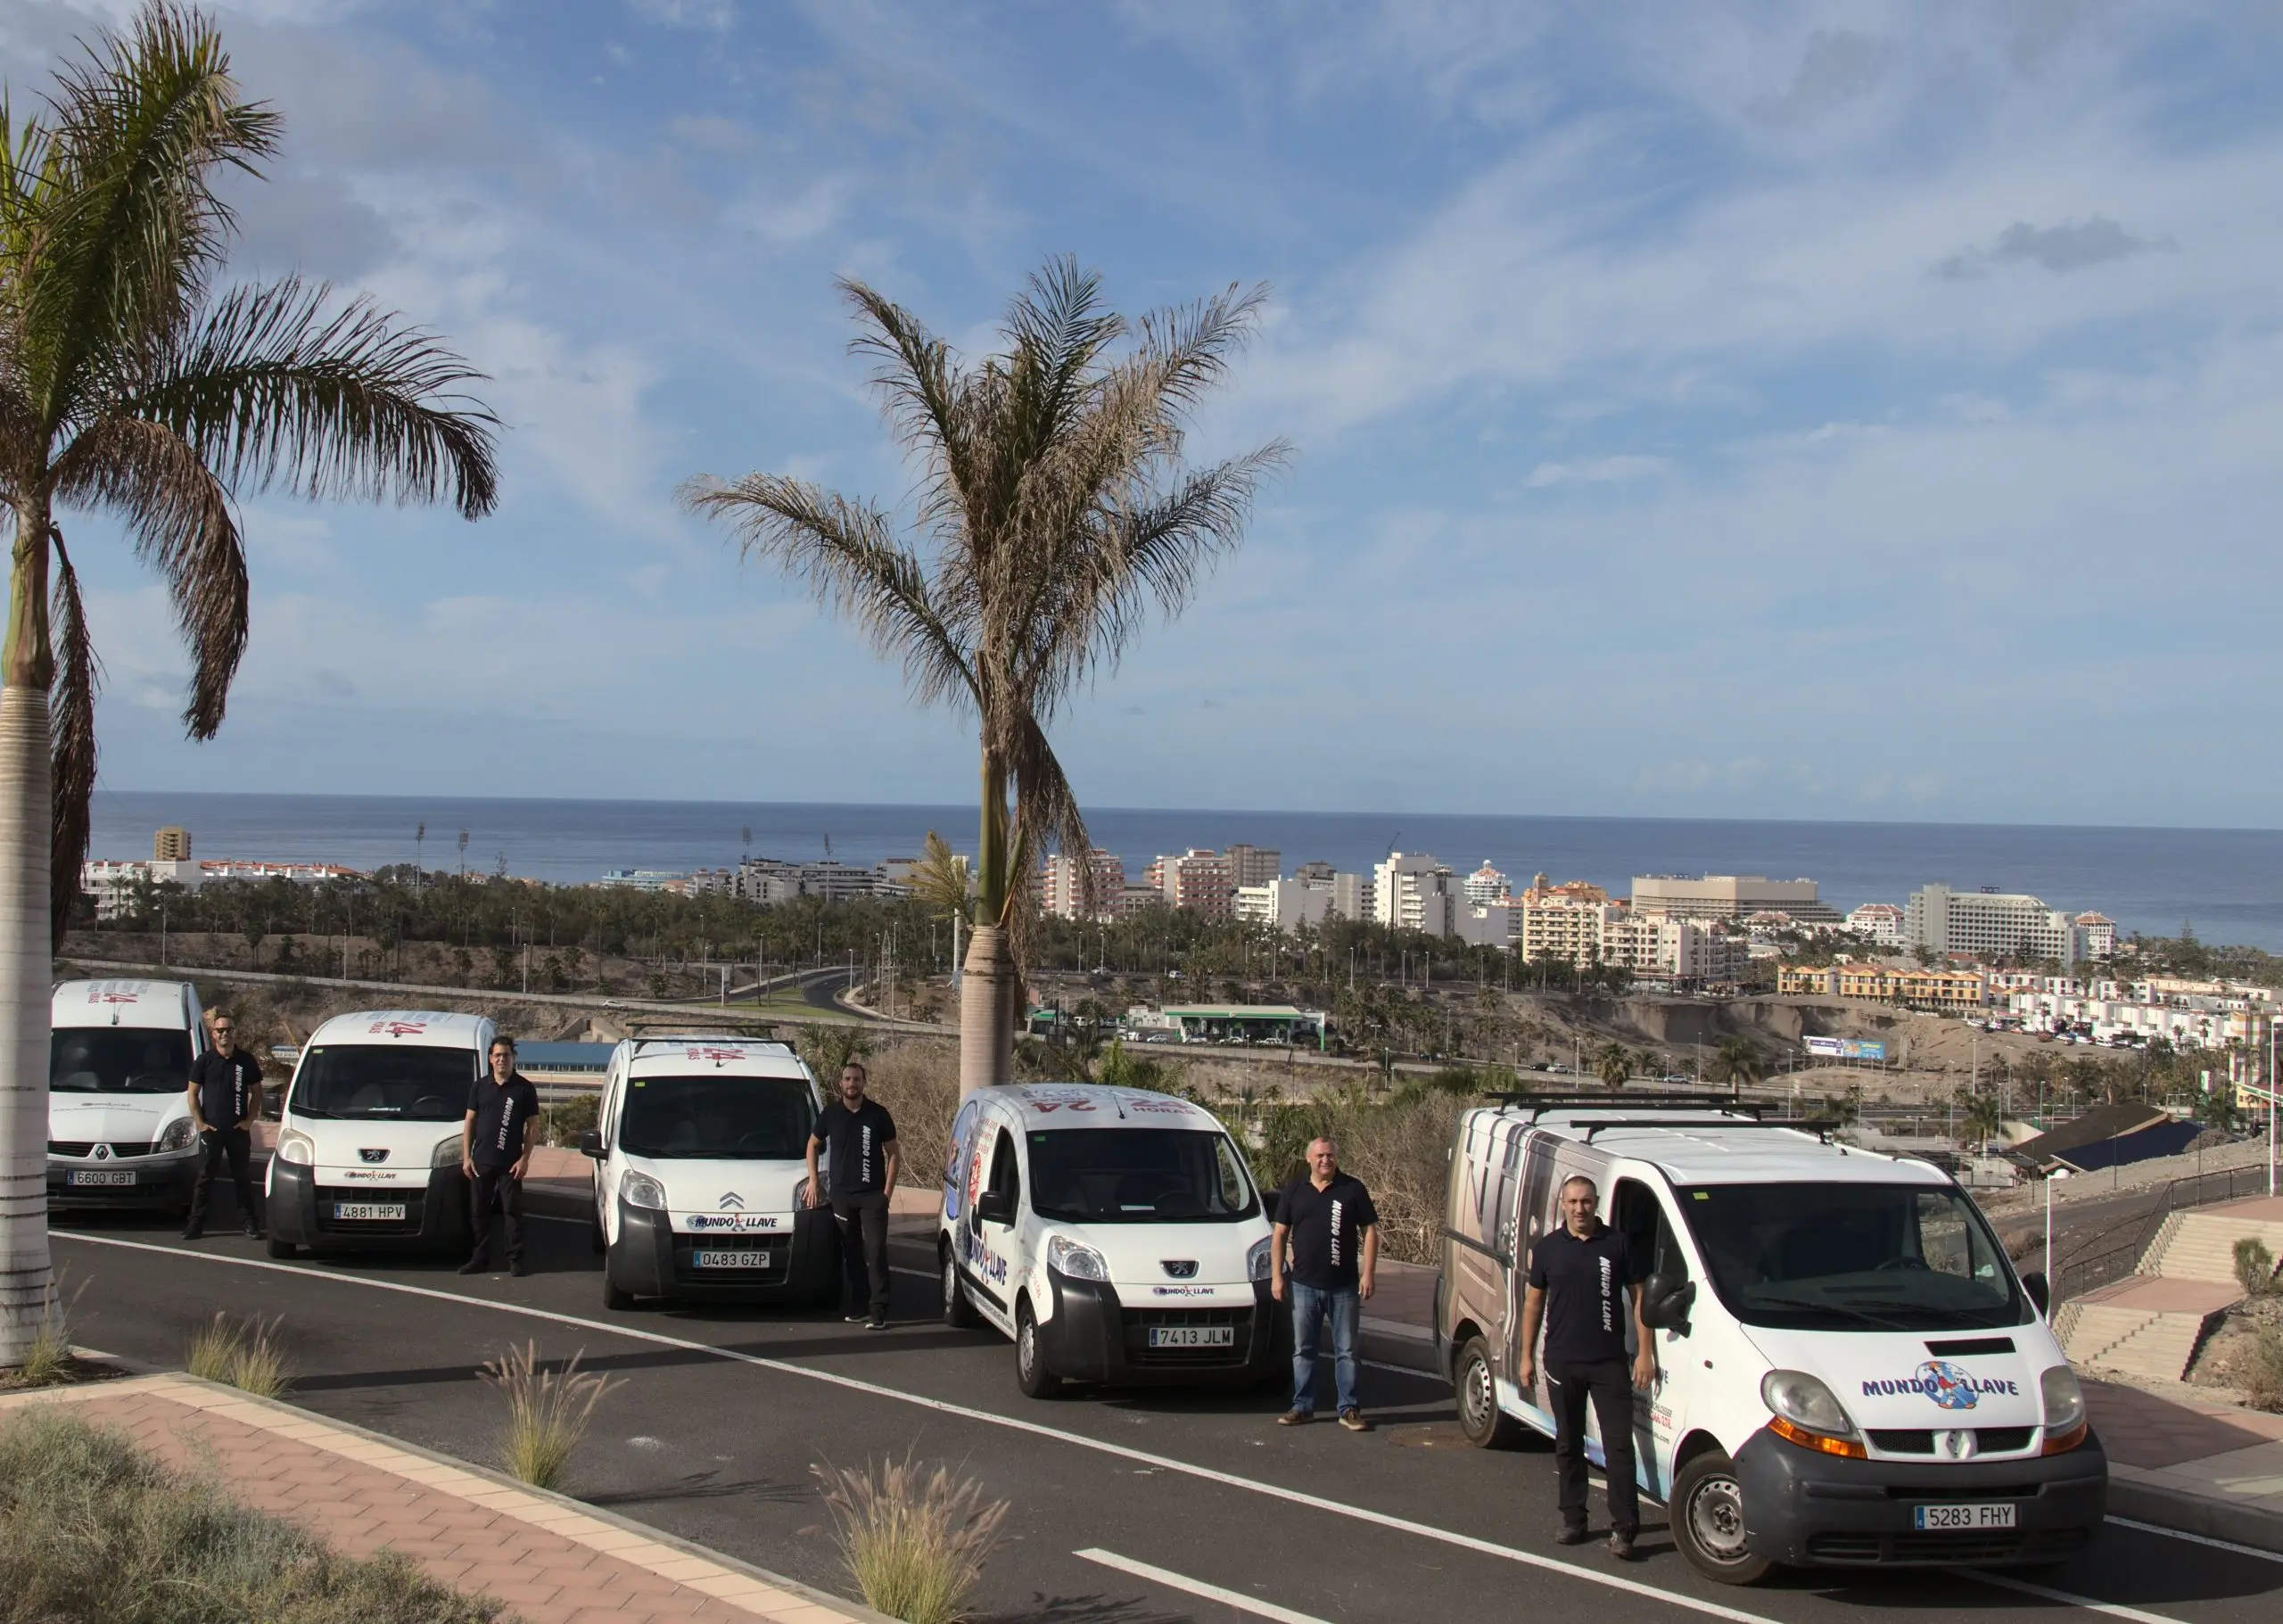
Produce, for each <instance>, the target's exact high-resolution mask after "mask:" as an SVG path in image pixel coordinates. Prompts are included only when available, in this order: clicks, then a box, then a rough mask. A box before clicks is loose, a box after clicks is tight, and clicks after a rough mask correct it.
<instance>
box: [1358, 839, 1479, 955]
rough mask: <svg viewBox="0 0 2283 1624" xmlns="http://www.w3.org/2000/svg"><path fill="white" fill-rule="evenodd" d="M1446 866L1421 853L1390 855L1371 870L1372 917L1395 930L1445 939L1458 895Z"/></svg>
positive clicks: (1457, 901)
mask: <svg viewBox="0 0 2283 1624" xmlns="http://www.w3.org/2000/svg"><path fill="white" fill-rule="evenodd" d="M1455 881H1456V877H1455V875H1453V874H1452V872H1451V870H1450V869H1449V867H1448V866H1447V865H1446V864H1444V863H1439V862H1437V861H1435V860H1434V859H1433V858H1432V857H1430V856H1429V855H1428V854H1427V853H1424V852H1389V853H1388V856H1387V861H1384V862H1382V863H1381V864H1380V865H1379V867H1378V868H1376V869H1375V870H1372V918H1373V919H1376V920H1378V921H1379V923H1381V924H1382V925H1385V926H1388V927H1389V928H1391V929H1395V930H1417V931H1423V932H1425V933H1426V934H1427V935H1428V936H1449V935H1450V934H1451V931H1452V927H1453V925H1454V924H1455V920H1456V915H1455V908H1456V907H1457V905H1458V903H1459V899H1460V893H1459V889H1458V886H1457V884H1456V883H1455Z"/></svg>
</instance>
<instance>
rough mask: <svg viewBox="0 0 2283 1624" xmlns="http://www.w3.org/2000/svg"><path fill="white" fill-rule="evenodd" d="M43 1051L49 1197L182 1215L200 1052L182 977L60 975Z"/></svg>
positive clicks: (193, 1148)
mask: <svg viewBox="0 0 2283 1624" xmlns="http://www.w3.org/2000/svg"><path fill="white" fill-rule="evenodd" d="M49 1021H50V1024H51V1027H52V1033H53V1035H51V1036H50V1038H49V1039H48V1049H47V1056H48V1059H47V1201H48V1205H49V1206H50V1207H53V1208H76V1207H130V1208H146V1209H153V1208H154V1209H157V1210H161V1211H164V1212H168V1213H170V1214H173V1215H175V1216H180V1215H181V1214H184V1213H186V1212H188V1211H189V1210H190V1191H191V1186H192V1185H193V1184H194V1183H196V1182H197V1179H198V1133H197V1127H196V1125H195V1124H194V1123H193V1122H192V1120H191V1116H190V1104H189V1100H188V1092H189V1088H190V1065H191V1061H192V1060H193V1059H195V1058H196V1057H197V1056H198V1055H200V1054H202V1053H204V1052H205V1050H206V1023H205V1022H204V1021H203V1020H202V1019H201V1018H200V1010H199V1003H198V989H197V988H195V987H194V986H192V985H190V983H188V982H186V981H66V982H63V983H62V984H61V985H58V986H57V987H56V989H55V997H54V1003H53V1005H52V1006H51V1008H50V1013H49Z"/></svg>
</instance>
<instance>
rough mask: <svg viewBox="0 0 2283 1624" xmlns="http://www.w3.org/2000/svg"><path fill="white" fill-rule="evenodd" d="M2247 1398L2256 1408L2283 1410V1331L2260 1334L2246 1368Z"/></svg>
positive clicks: (2245, 1394) (2245, 1390) (2245, 1386)
mask: <svg viewBox="0 0 2283 1624" xmlns="http://www.w3.org/2000/svg"><path fill="white" fill-rule="evenodd" d="M2244 1397H2245V1398H2246V1400H2248V1401H2249V1403H2250V1405H2251V1407H2252V1408H2253V1409H2254V1410H2283V1331H2274V1330H2268V1331H2261V1332H2260V1333H2259V1340H2258V1341H2257V1342H2255V1343H2254V1344H2253V1346H2252V1350H2251V1359H2250V1362H2249V1364H2248V1365H2247V1366H2246V1369H2245V1371H2244Z"/></svg>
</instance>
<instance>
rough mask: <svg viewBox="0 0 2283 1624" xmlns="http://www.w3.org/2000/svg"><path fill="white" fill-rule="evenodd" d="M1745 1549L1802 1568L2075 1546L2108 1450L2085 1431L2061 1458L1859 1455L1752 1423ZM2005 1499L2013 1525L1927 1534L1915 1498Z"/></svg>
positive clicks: (2010, 1556)
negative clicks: (1818, 1448)
mask: <svg viewBox="0 0 2283 1624" xmlns="http://www.w3.org/2000/svg"><path fill="white" fill-rule="evenodd" d="M1735 1464H1736V1475H1737V1481H1738V1484H1739V1486H1740V1487H1741V1488H1743V1502H1744V1524H1745V1533H1746V1536H1747V1537H1748V1539H1749V1540H1750V1543H1751V1553H1752V1554H1753V1555H1755V1556H1760V1557H1764V1558H1766V1559H1767V1560H1768V1561H1770V1562H1784V1563H1786V1564H1789V1565H1792V1566H1797V1567H1808V1568H1839V1567H1849V1568H1854V1567H1950V1566H1974V1567H1992V1566H2000V1565H2003V1564H2006V1563H2008V1562H2052V1561H2055V1560H2056V1559H2058V1558H2061V1557H2065V1556H2068V1555H2070V1554H2073V1553H2074V1552H2077V1551H2080V1550H2082V1549H2083V1548H2084V1547H2085V1546H2086V1544H2087V1543H2088V1542H2089V1540H2090V1539H2091V1538H2092V1537H2093V1534H2094V1531H2095V1530H2096V1529H2098V1528H2099V1527H2100V1523H2101V1517H2102V1515H2103V1513H2105V1512H2106V1509H2107V1502H2108V1457H2107V1456H2106V1455H2104V1454H2103V1453H2102V1451H2101V1445H2100V1439H2098V1438H2096V1437H2094V1436H2093V1435H2092V1434H2090V1433H2088V1434H2087V1435H2086V1438H2085V1441H2084V1442H2083V1443H2081V1444H2080V1445H2078V1446H2077V1447H2075V1448H2074V1449H2072V1450H2070V1451H2069V1452H2068V1453H2067V1454H2065V1455H2041V1456H2040V1455H2032V1456H2030V1457H2029V1458H2027V1459H2014V1460H2000V1461H1958V1462H1954V1463H1949V1464H1947V1465H1936V1464H1933V1463H1920V1462H1916V1461H1895V1460H1883V1461H1856V1460H1848V1459H1846V1458H1844V1457H1843V1456H1840V1455H1820V1454H1817V1453H1816V1452H1815V1451H1813V1450H1809V1449H1802V1448H1801V1447H1799V1446H1798V1445H1797V1444H1789V1443H1785V1442H1784V1440H1783V1439H1780V1438H1777V1437H1776V1435H1775V1434H1774V1433H1772V1432H1765V1431H1763V1432H1755V1433H1753V1434H1752V1436H1751V1439H1750V1440H1749V1441H1748V1442H1746V1443H1745V1445H1744V1446H1743V1448H1742V1449H1740V1450H1738V1451H1737V1453H1736V1456H1735ZM1987 1502H2003V1503H2006V1504H2010V1505H2012V1506H2013V1507H2014V1522H2015V1526H2014V1527H2012V1528H2011V1529H1987V1530H1974V1531H1967V1530H1963V1529H1961V1530H1957V1531H1937V1532H1926V1531H1923V1530H1921V1529H1916V1528H1914V1527H1912V1526H1911V1520H1912V1511H1913V1508H1914V1507H1916V1506H1920V1505H1957V1504H1977V1503H1987Z"/></svg>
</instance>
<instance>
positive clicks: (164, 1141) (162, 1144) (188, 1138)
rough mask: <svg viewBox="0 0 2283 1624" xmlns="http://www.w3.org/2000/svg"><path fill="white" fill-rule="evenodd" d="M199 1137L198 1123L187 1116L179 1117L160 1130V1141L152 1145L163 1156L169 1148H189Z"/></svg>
mask: <svg viewBox="0 0 2283 1624" xmlns="http://www.w3.org/2000/svg"><path fill="white" fill-rule="evenodd" d="M197 1137H198V1125H197V1124H196V1123H194V1122H193V1121H191V1119H190V1118H189V1117H176V1118H175V1119H174V1120H173V1121H172V1122H169V1124H167V1125H166V1126H165V1127H163V1128H161V1129H160V1130H159V1142H158V1143H157V1144H154V1145H152V1147H151V1149H152V1150H154V1151H156V1152H157V1153H158V1154H160V1155H161V1156H163V1155H165V1154H166V1153H167V1152H168V1151H169V1150H189V1149H190V1146H191V1142H192V1141H193V1140H195V1139H196V1138H197Z"/></svg>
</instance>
